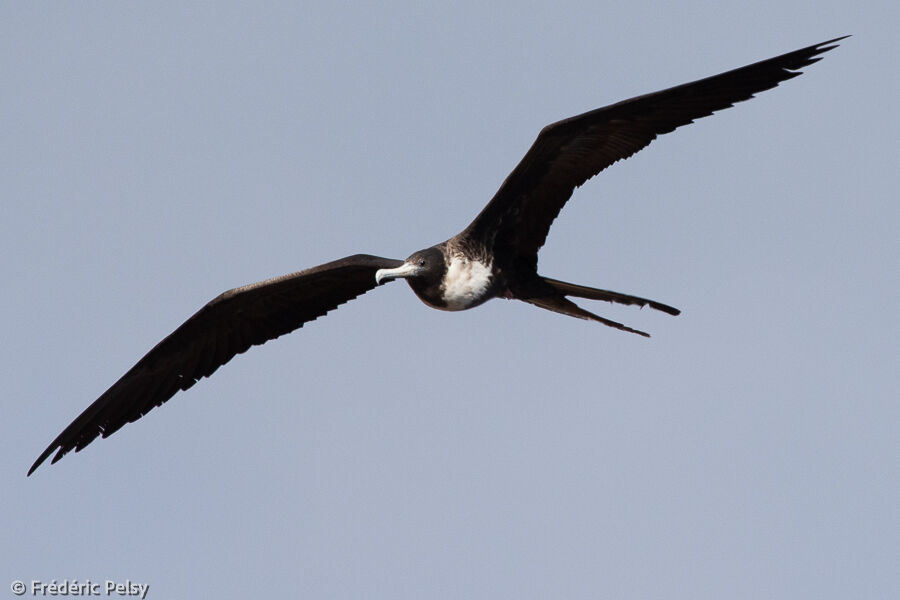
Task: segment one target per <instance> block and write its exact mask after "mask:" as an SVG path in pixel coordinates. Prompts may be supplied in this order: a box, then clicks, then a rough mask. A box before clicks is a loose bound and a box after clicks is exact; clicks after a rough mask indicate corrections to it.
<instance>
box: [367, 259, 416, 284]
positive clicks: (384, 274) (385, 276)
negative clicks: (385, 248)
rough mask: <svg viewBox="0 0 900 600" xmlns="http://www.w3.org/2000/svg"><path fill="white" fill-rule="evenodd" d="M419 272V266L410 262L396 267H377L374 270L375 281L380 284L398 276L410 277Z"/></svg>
mask: <svg viewBox="0 0 900 600" xmlns="http://www.w3.org/2000/svg"><path fill="white" fill-rule="evenodd" d="M418 273H419V267H417V266H416V265H414V264H412V263H408V262H407V263H403V264H402V265H400V266H399V267H397V268H396V269H378V270H377V271H375V283H377V284H379V285H381V283H382V282H385V281H390V280H391V279H398V278H400V277H412V276H414V275H417V274H418Z"/></svg>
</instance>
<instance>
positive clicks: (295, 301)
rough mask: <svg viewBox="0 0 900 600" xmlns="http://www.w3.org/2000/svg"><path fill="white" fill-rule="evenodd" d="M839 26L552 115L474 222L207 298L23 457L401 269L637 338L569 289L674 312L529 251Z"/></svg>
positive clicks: (126, 416) (443, 292) (151, 398)
mask: <svg viewBox="0 0 900 600" xmlns="http://www.w3.org/2000/svg"><path fill="white" fill-rule="evenodd" d="M846 37H848V36H844V37H840V38H835V39H833V40H828V41H826V42H822V43H820V44H816V45H813V46H809V47H807V48H802V49H800V50H795V51H794V52H789V53H787V54H783V55H781V56H776V57H775V58H770V59H768V60H764V61H760V62H757V63H754V64H752V65H748V66H745V67H741V68H739V69H734V70H732V71H727V72H725V73H721V74H719V75H714V76H712V77H707V78H705V79H700V80H698V81H694V82H692V83H687V84H683V85H679V86H676V87H672V88H668V89H665V90H662V91H659V92H654V93H651V94H646V95H643V96H637V97H635V98H631V99H630V100H625V101H623V102H618V103H616V104H611V105H609V106H606V107H603V108H598V109H596V110H592V111H589V112H586V113H584V114H581V115H577V116H574V117H571V118H568V119H564V120H562V121H558V122H556V123H552V124H550V125H548V126H546V127H544V129H543V130H541V132H540V134H538V137H537V139H536V140H535V142H534V144H533V145H532V146H531V148H530V149H529V150H528V152H527V153H526V154H525V156H524V158H522V160H521V161H520V162H519V164H518V165H517V166H516V168H515V169H513V171H512V173H510V174H509V176H508V177H507V178H506V180H505V181H504V182H503V184H502V185H501V186H500V189H499V190H498V191H497V193H496V194H495V195H494V197H493V198H492V199H491V201H490V202H488V204H487V206H485V207H484V209H483V210H482V211H481V213H479V215H478V216H477V217H475V220H474V221H472V223H471V224H470V225H469V226H468V227H466V228H465V229H464V230H463V231H462V232H461V233H459V234H458V235H455V236H453V237H452V238H450V239H449V240H447V241H445V242H441V243H440V244H437V245H435V246H432V247H430V248H426V249H424V250H419V251H418V252H415V253H414V254H412V255H411V256H410V257H409V258H407V259H406V260H405V261H401V260H394V259H390V258H381V257H378V256H371V255H367V254H356V255H353V256H348V257H346V258H342V259H340V260H336V261H334V262H330V263H326V264H324V265H319V266H317V267H313V268H311V269H306V270H304V271H298V272H296V273H291V274H289V275H284V276H282V277H276V278H274V279H268V280H266V281H261V282H259V283H253V284H250V285H246V286H243V287H239V288H235V289H233V290H229V291H227V292H225V293H223V294H221V295H219V296H217V297H216V298H214V299H213V300H211V301H210V302H209V303H208V304H206V305H205V306H204V307H203V308H201V309H200V310H199V311H197V312H196V313H195V314H194V315H193V316H192V317H191V318H189V319H188V320H187V321H185V322H184V323H183V324H182V325H181V326H180V327H178V328H177V329H176V330H175V331H173V332H172V333H171V334H169V335H168V336H167V337H166V338H165V339H163V340H162V341H161V342H160V343H158V344H157V345H156V346H154V347H153V349H151V350H150V351H149V352H148V353H147V354H146V355H145V356H144V357H143V358H142V359H141V360H139V361H138V362H137V364H135V365H134V366H133V367H132V368H131V369H130V370H129V371H128V372H127V373H125V375H123V376H122V378H121V379H119V380H118V381H117V382H115V383H114V384H113V385H112V387H110V388H109V389H108V390H106V392H104V393H103V395H102V396H100V397H99V398H98V399H97V400H96V401H94V403H93V404H91V405H90V406H89V407H88V408H87V409H86V410H85V411H84V412H83V413H81V414H80V415H79V416H78V418H76V419H75V420H74V421H73V422H72V423H71V424H70V425H69V426H68V427H66V428H65V429H64V430H63V432H62V433H60V434H59V435H58V436H57V437H56V439H55V440H53V442H52V443H51V444H50V445H49V446H48V447H47V449H46V450H44V451H43V452H42V453H41V455H40V456H39V457H38V459H37V460H36V461H35V462H34V464H33V465H32V466H31V469H30V470H29V471H28V474H29V475H31V473H33V472H34V470H35V469H36V468H38V466H40V464H41V463H42V462H44V461H45V460H46V459H47V457H49V456H50V455H51V454H53V452H54V451H55V452H56V455H55V456H54V457H53V460H52V461H51V464H52V463H55V462H56V461H58V460H59V459H60V458H62V457H63V456H65V455H66V453H68V452H69V451H70V450H75V451H76V452H77V451H79V450H81V449H82V448H84V447H85V446H87V445H88V444H90V443H91V442H92V441H93V440H94V439H95V438H96V437H97V436H100V435H102V436H103V437H107V436H109V435H111V434H112V433H114V432H116V431H118V429H119V428H121V427H122V426H123V425H125V424H126V423H131V422H132V421H136V420H137V419H139V418H141V417H142V416H144V415H145V414H147V413H148V412H149V411H150V410H152V409H153V408H154V407H155V406H160V405H161V404H163V403H164V402H166V401H167V400H168V399H169V398H171V397H172V396H174V395H175V394H176V393H177V392H178V391H179V390H187V389H188V388H190V387H191V386H193V385H194V384H195V383H197V381H199V380H200V379H201V378H203V377H209V376H210V375H212V374H213V373H214V372H215V371H216V369H218V368H219V367H221V366H222V365H224V364H225V363H227V362H228V361H229V360H231V358H232V357H234V355H236V354H240V353H242V352H245V351H246V350H247V349H249V348H250V347H251V346H255V345H259V344H263V343H265V342H267V341H269V340H272V339H275V338H277V337H279V336H281V335H284V334H286V333H289V332H291V331H293V330H295V329H298V328H300V327H302V326H303V325H304V324H305V323H308V322H309V321H312V320H314V319H317V318H318V317H321V316H323V315H324V314H325V313H327V312H329V311H331V310H333V309H335V308H337V307H338V306H339V305H341V304H343V303H345V302H347V301H349V300H352V299H353V298H356V297H357V296H359V295H361V294H364V293H366V292H368V291H369V290H371V289H373V288H375V287H377V286H378V285H380V284H382V283H385V282H387V281H391V280H393V279H401V278H402V279H406V281H407V283H408V284H409V286H410V287H411V288H412V289H413V291H414V292H415V294H416V295H417V296H418V297H419V298H420V299H421V300H422V301H423V302H424V303H425V304H427V305H428V306H431V307H433V308H437V309H441V310H451V311H455V310H466V309H469V308H473V307H475V306H478V305H479V304H482V303H484V302H486V301H488V300H490V299H491V298H498V297H500V298H508V299H516V300H523V301H525V302H528V303H530V304H534V305H535V306H538V307H540V308H545V309H547V310H552V311H555V312H558V313H562V314H564V315H569V316H572V317H578V318H580V319H589V320H592V321H597V322H600V323H603V324H604V325H608V326H610V327H614V328H616V329H621V330H622V331H629V332H631V333H636V334H639V335H642V336H647V337H649V336H648V335H647V334H646V333H645V332H643V331H639V330H637V329H632V328H631V327H627V326H625V325H623V324H621V323H617V322H615V321H612V320H610V319H606V318H604V317H601V316H598V315H595V314H594V313H591V312H588V311H587V310H585V309H583V308H581V307H579V306H577V305H576V304H575V303H574V302H572V301H571V300H569V297H575V298H585V299H590V300H605V301H607V302H614V303H617V304H626V305H637V306H640V307H643V306H650V307H651V308H654V309H656V310H660V311H663V312H665V313H668V314H670V315H677V314H679V312H680V311H679V310H678V309H676V308H673V307H671V306H668V305H666V304H663V303H661V302H656V301H653V300H648V299H646V298H640V297H638V296H631V295H628V294H621V293H618V292H612V291H609V290H601V289H596V288H591V287H585V286H581V285H575V284H572V283H566V282H564V281H559V280H556V279H551V278H549V277H543V276H541V275H539V274H538V271H537V262H538V261H537V255H538V250H539V249H540V248H541V246H543V245H544V241H545V240H546V238H547V234H548V232H549V231H550V225H551V224H552V223H553V220H554V219H555V218H556V216H557V215H558V214H559V212H560V210H562V207H563V205H564V204H565V203H566V201H568V199H569V198H570V197H571V195H572V192H573V191H574V190H575V188H576V187H579V186H580V185H582V184H583V183H585V182H586V181H587V180H588V179H590V178H591V177H593V176H594V175H597V174H598V173H599V172H600V171H602V170H604V169H605V168H606V167H608V166H610V165H611V164H613V163H615V162H616V161H619V160H622V159H625V158H628V157H629V156H631V155H632V154H634V153H635V152H637V151H638V150H641V149H642V148H644V147H645V146H647V145H648V144H649V143H650V142H652V141H653V140H654V139H655V138H656V137H657V136H658V135H661V134H664V133H669V132H670V131H673V130H675V129H676V128H678V127H681V126H682V125H687V124H689V123H692V122H693V121H694V120H695V119H699V118H701V117H706V116H709V115H711V114H712V113H714V112H716V111H719V110H722V109H725V108H729V107H731V106H733V105H734V104H735V103H736V102H740V101H742V100H748V99H749V98H752V97H753V96H754V94H757V93H759V92H762V91H765V90H768V89H771V88H773V87H775V86H777V85H778V84H779V83H781V82H782V81H787V80H788V79H792V78H794V77H797V76H798V75H800V74H801V72H800V71H799V69H801V68H803V67H806V66H809V65H811V64H813V63H814V62H817V61H819V60H821V58H822V57H821V56H819V55H820V54H822V53H824V52H827V51H829V50H831V49H833V48H835V47H837V45H838V44H837V43H836V42H838V41H840V40H842V39H844V38H846Z"/></svg>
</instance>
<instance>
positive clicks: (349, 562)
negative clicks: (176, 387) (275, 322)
mask: <svg viewBox="0 0 900 600" xmlns="http://www.w3.org/2000/svg"><path fill="white" fill-rule="evenodd" d="M898 10H900V9H898V8H897V6H896V3H894V2H888V1H886V0H885V1H883V2H878V1H876V2H869V3H866V4H865V5H860V4H857V3H851V2H838V1H825V2H822V1H818V0H817V1H802V2H794V1H789V2H784V1H783V0H777V1H768V0H762V1H760V2H752V3H748V2H740V3H736V2H724V3H723V2H720V1H717V2H703V1H697V0H687V1H685V2H677V3H672V2H657V3H640V2H637V3H636V2H619V3H608V2H607V3H597V2H560V1H554V2H547V3H543V4H537V5H536V4H533V3H528V4H526V3H494V4H490V5H485V4H484V3H467V2H456V3H443V4H437V5H433V6H431V5H425V4H422V3H409V4H398V3H387V4H384V3H378V4H371V5H368V4H363V3H350V4H342V3H333V2H331V3H319V4H311V3H263V4H259V3H255V4H232V3H221V2H217V3H208V4H194V3H182V2H178V3H122V2H115V3H53V4H51V3H32V2H6V3H3V5H2V8H0V81H2V88H3V91H2V93H0V114H2V120H0V122H2V125H0V127H2V135H0V182H2V183H0V190H2V195H3V200H2V215H3V218H2V219H0V256H2V257H3V259H2V261H0V264H2V276H3V282H4V284H3V293H2V295H0V311H2V314H3V315H4V317H5V325H4V336H3V338H4V340H3V342H4V343H3V344H2V345H0V364H2V369H3V378H2V379H3V385H4V393H3V397H4V399H3V401H2V407H3V422H4V424H5V426H6V433H5V435H4V436H3V441H2V451H0V465H2V471H0V474H2V476H3V479H4V482H5V485H4V493H3V511H2V517H0V539H2V540H3V543H2V546H0V565H2V569H0V575H2V576H3V578H4V579H3V581H2V582H0V583H2V584H3V585H5V586H8V585H9V584H10V583H11V582H12V581H14V580H22V581H24V582H28V583H30V582H31V580H42V581H45V582H46V581H52V580H53V579H56V580H58V581H62V580H64V579H68V580H69V581H72V580H76V579H77V580H79V581H84V580H86V579H90V580H92V581H104V580H106V579H111V580H117V581H121V582H124V581H125V580H131V581H132V582H140V583H148V584H149V585H150V590H149V594H148V596H147V597H148V598H153V599H156V600H169V599H173V598H198V597H211V598H247V597H250V596H251V595H253V593H256V594H263V595H264V596H266V597H303V598H391V599H396V598H435V599H441V598H447V599H458V598H492V599H496V598H517V599H528V598H550V597H558V598H567V599H596V598H622V599H627V598H634V599H641V600H646V599H651V598H666V599H672V598H684V599H692V600H697V599H704V598H709V599H721V598H730V599H745V598H746V599H754V600H755V599H759V598H769V599H784V600H796V599H798V598H815V599H817V600H821V599H823V598H835V599H846V598H865V599H867V600H874V599H879V598H884V599H888V598H897V597H898V594H900V575H898V569H897V564H898V559H900V515H898V506H900V441H898V436H897V431H898V426H900V406H898V395H900V394H898V391H900V385H898V383H900V378H898V374H897V371H898V363H900V361H898V358H900V352H898V341H897V339H898V333H900V322H898V316H897V314H898V313H897V306H898V303H900V281H898V280H900V276H898V272H900V264H898V262H900V260H898V258H900V247H898V236H897V230H898V221H900V219H898V216H900V211H898V203H897V189H898V185H900V176H898V172H900V164H898V159H897V141H898V139H900V119H898V117H897V109H896V103H897V98H898V97H900V77H898V74H897V55H898V54H897V53H898V48H897V36H896V34H897V31H898V25H900V16H898ZM844 34H854V37H852V38H850V39H848V40H846V41H845V42H844V43H843V45H842V46H841V47H840V48H839V49H837V50H835V51H832V52H830V53H828V54H827V55H826V56H825V58H824V59H823V60H822V61H821V62H819V63H817V64H815V65H814V66H812V67H810V68H809V69H808V70H807V72H806V73H805V74H804V75H803V76H802V77H799V78H797V79H794V80H791V81H789V82H787V83H785V84H783V85H782V86H780V87H778V88H776V89H774V90H771V91H768V92H765V93H763V94H761V95H760V96H759V97H757V98H756V99H754V100H751V101H749V102H746V103H742V104H740V105H738V106H736V107H735V108H732V109H729V110H728V111H725V112H722V113H719V114H717V115H714V116H713V117H710V118H707V119H703V120H702V121H700V122H698V123H696V124H694V125H691V126H689V127H686V128H682V129H679V130H678V131H676V132H675V133H673V134H670V135H666V136H664V137H662V138H660V139H658V140H657V141H656V142H654V144H652V145H651V146H650V147H649V148H648V149H646V150H644V151H642V152H641V153H639V154H638V155H636V156H634V157H632V158H631V159H629V160H628V161H625V162H623V163H620V164H617V165H614V166H613V167H612V168H610V169H609V170H608V171H606V172H604V173H603V174H601V175H600V176H599V177H597V178H595V179H593V180H591V181H590V182H589V183H588V184H587V185H585V186H584V187H582V188H581V189H579V190H578V191H576V194H575V196H574V198H573V200H572V201H571V202H570V203H569V205H568V206H567V207H566V208H565V210H564V211H563V213H562V215H561V216H560V218H559V219H558V220H557V221H556V223H555V225H554V227H553V229H552V230H551V233H550V238H549V241H548V244H547V245H546V246H545V248H544V249H543V251H542V253H541V263H540V267H541V269H540V270H541V272H542V273H543V274H545V275H548V276H552V277H557V278H560V279H565V280H569V281H575V282H578V283H584V284H586V285H592V286H598V287H603V288H608V289H614V290H619V291H622V292H626V293H633V294H638V295H642V296H647V297H651V298H654V299H658V300H660V301H663V302H666V303H669V304H672V305H674V306H677V307H679V308H681V309H682V310H683V311H684V312H683V314H682V315H681V316H679V317H675V318H673V317H669V316H667V315H664V314H662V313H656V312H654V311H650V310H643V311H641V310H636V309H632V308H627V307H610V306H607V305H605V304H599V303H597V304H591V303H590V302H586V305H587V304H590V306H589V308H590V309H592V310H596V311H597V312H599V313H600V314H603V315H606V316H609V317H611V318H614V319H617V320H622V321H624V322H625V323H627V324H629V325H632V326H634V327H637V328H639V329H643V330H647V331H650V332H651V333H652V334H653V338H652V339H650V340H646V339H643V338H640V337H637V336H634V335H629V334H626V333H622V332H618V331H614V330H612V329H608V328H605V327H603V326H600V325H597V324H594V323H589V322H584V321H580V320H576V319H571V318H566V317H562V316H559V315H555V314H552V313H549V312H546V311H540V310H538V309H536V308H534V307H531V306H528V305H526V304H523V303H518V302H506V301H503V300H495V301H493V302H490V303H488V304H486V305H484V306H482V307H480V308H478V309H476V310H472V311H468V312H465V313H455V314H449V313H442V312H439V311H434V310H430V309H428V308H427V307H425V306H424V305H423V304H421V303H420V302H419V301H418V300H417V299H416V298H415V296H414V295H413V294H412V293H411V292H410V290H409V289H408V288H407V286H406V285H405V284H403V283H398V284H392V285H390V286H386V287H384V288H380V289H377V290H375V291H373V292H371V293H370V294H368V295H367V296H365V297H362V298H360V299H358V300H356V301H354V302H351V303H349V304H347V305H346V306H344V307H342V308H341V309H340V310H338V311H336V312H334V313H332V314H330V315H329V316H328V317H326V318H324V319H321V320H319V321H316V322H315V323H312V324H310V325H308V326H306V327H304V328H303V329H302V330H300V331H298V332H296V333H294V334H292V335H290V336H287V337H284V338H282V339H279V340H277V341H275V342H271V343H269V344H266V345H265V346H263V347H259V348H255V349H253V350H252V351H250V352H248V353H247V354H245V355H242V356H240V357H238V358H236V359H235V360H233V361H232V362H231V363H229V364H228V365H226V366H225V367H223V368H222V369H220V370H219V371H218V372H217V373H216V374H215V376H214V377H213V378H212V379H209V380H204V381H203V382H201V383H200V384H198V385H197V386H196V387H194V388H193V389H191V390H190V391H189V392H187V393H183V394H179V395H177V396H176V397H175V398H173V400H172V401H170V402H169V403H168V404H166V405H165V406H163V407H162V408H159V409H156V410H154V411H152V412H151V413H150V414H149V415H148V416H146V417H145V418H143V419H141V420H140V421H139V422H137V423H134V424H131V425H128V426H126V427H125V428H123V429H122V430H121V431H119V432H118V433H116V434H115V435H114V436H112V437H111V438H109V439H106V440H98V441H96V442H94V443H93V444H92V445H91V446H90V447H89V448H88V449H86V450H85V451H83V452H81V453H78V454H71V455H69V456H67V457H66V458H65V459H64V460H63V461H61V462H60V463H57V464H56V465H53V466H49V465H45V466H43V467H41V468H40V469H39V470H38V471H37V472H36V474H35V475H34V476H32V477H31V478H28V479H26V478H25V472H26V470H27V468H28V467H29V466H30V464H31V462H32V461H33V460H34V459H35V458H36V457H37V455H38V454H39V453H40V451H41V450H43V448H44V447H45V446H46V445H47V444H48V443H49V442H50V441H51V440H52V439H53V437H54V436H56V434H58V433H59V431H60V430H61V429H62V428H63V427H64V426H65V425H67V424H68V423H69V422H70V421H71V420H72V419H73V418H74V417H75V416H76V415H77V414H78V413H80V412H81V411H82V410H83V409H84V408H85V407H86V406H87V405H88V404H89V403H90V402H92V401H93V400H94V399H95V398H96V397H97V396H98V395H99V394H100V393H102V392H103V391H104V390H105V389H106V388H107V387H108V386H109V385H110V384H112V383H113V382H114V381H115V380H116V379H117V378H118V377H119V376H120V375H121V374H122V373H124V372H125V371H126V370H127V369H128V368H129V367H131V365H132V364H133V363H134V362H135V361H136V360H137V359H138V358H140V357H141V356H142V355H143V354H144V353H145V352H146V351H147V350H148V349H149V348H150V347H151V346H153V345H154V344H155V343H156V342H157V341H159V340H160V339H161V338H162V337H163V336H165V335H166V334H168V333H169V332H170V331H171V330H172V329H174V328H175V327H176V326H177V325H179V324H180V323H181V322H182V321H183V320H184V319H185V318H187V317H188V316H190V315H191V314H192V313H193V312H194V311H195V310H196V309H197V308H199V307H200V306H201V305H202V304H203V303H205V302H206V301H208V300H209V299H211V298H212V297H214V296H215V295H217V294H218V293H219V292H221V291H223V290H225V289H228V288H231V287H234V286H237V285H241V284H244V283H248V282H251V281H256V280H260V279H264V278H266V277H270V276H274V275H280V274H283V273H287V272H291V271H295V270H298V269H302V268H306V267H309V266H313V265H316V264H319V263H322V262H325V261H328V260H333V259H336V258H339V257H342V256H345V255H348V254H353V253H356V252H368V253H374V254H379V255H383V256H392V257H399V258H402V257H405V256H406V255H408V254H410V253H411V252H412V251H414V250H418V249H419V248H422V247H425V246H429V245H431V244H433V243H436V242H439V241H442V240H444V239H446V238H448V237H450V236H451V235H453V234H455V233H456V232H457V231H459V230H460V229H462V228H463V227H464V226H465V225H466V224H467V223H468V222H469V221H470V220H471V219H472V218H473V216H474V215H475V214H477V212H478V211H479V210H480V209H481V208H482V206H483V205H484V204H485V203H486V202H487V201H488V200H489V199H490V197H491V196H492V194H493V193H494V191H495V190H496V188H497V187H498V186H499V184H500V182H501V181H502V180H503V178H504V177H505V176H506V175H507V173H508V172H509V171H510V170H511V169H512V167H513V166H514V165H515V164H516V163H517V162H518V160H519V158H520V157H521V156H522V155H523V154H524V152H525V151H526V150H527V148H528V147H529V145H530V144H531V142H532V141H533V139H534V137H535V135H536V134H537V132H538V131H539V130H540V128H541V127H543V126H544V125H545V124H547V123H550V122H552V121H555V120H557V119H560V118H564V117H567V116H570V115H573V114H576V113H580V112H582V111H585V110H588V109H591V108H595V107H598V106H602V105H605V104H609V103H611V102H615V101H618V100H622V99H625V98H628V97H631V96H634V95H637V94H641V93H645V92H650V91H654V90H657V89H661V88H663V87H668V86H671V85H675V84H679V83H684V82H687V81H691V80H694V79H698V78H700V77H705V76H708V75H712V74H715V73H718V72H721V71H724V70H727V69H731V68H734V67H738V66H742V65H744V64H748V63H751V62H754V61H757V60H761V59H764V58H769V57H771V56H774V55H776V54H780V53H783V52H786V51H790V50H793V49H796V48H800V47H802V46H806V45H809V44H813V43H817V42H820V41H823V40H826V39H829V38H833V37H837V36H840V35H844ZM7 589H9V588H8V587H7ZM4 593H8V594H9V597H13V596H12V593H11V592H4ZM26 597H30V591H29V592H28V594H27V595H26Z"/></svg>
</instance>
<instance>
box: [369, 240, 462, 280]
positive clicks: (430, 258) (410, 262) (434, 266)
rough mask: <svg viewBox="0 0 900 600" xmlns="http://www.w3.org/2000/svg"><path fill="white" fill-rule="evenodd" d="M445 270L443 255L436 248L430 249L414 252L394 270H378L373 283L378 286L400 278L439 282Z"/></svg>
mask: <svg viewBox="0 0 900 600" xmlns="http://www.w3.org/2000/svg"><path fill="white" fill-rule="evenodd" d="M445 268H446V267H445V266H444V255H443V254H442V253H441V251H440V250H438V249H437V248H436V247H431V248H426V249H424V250H419V251H418V252H415V253H414V254H412V255H411V256H410V257H409V258H407V259H406V260H405V261H404V262H403V264H402V265H400V266H399V267H397V268H395V269H378V271H376V272H375V281H376V282H377V283H378V284H379V285H380V284H382V283H384V282H386V281H391V280H392V279H400V278H403V279H407V280H411V279H421V280H424V281H429V280H432V279H434V280H436V281H440V279H441V277H442V275H443V272H444V270H445ZM411 284H412V282H410V285H411Z"/></svg>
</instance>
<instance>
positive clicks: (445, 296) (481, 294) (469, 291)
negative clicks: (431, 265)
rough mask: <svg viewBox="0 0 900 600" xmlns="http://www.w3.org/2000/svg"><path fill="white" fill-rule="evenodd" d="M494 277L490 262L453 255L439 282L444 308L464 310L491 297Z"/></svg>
mask: <svg viewBox="0 0 900 600" xmlns="http://www.w3.org/2000/svg"><path fill="white" fill-rule="evenodd" d="M495 288H496V285H495V278H494V273H493V270H492V268H491V265H490V264H486V263H483V262H481V261H479V260H474V259H470V258H466V257H463V256H454V257H452V258H451V259H450V263H449V264H448V265H447V272H446V273H445V274H444V279H443V281H442V282H441V300H443V303H444V307H443V308H445V309H446V310H465V309H467V308H472V307H473V306H478V305H479V304H481V303H482V302H485V301H486V300H489V299H490V298H492V297H493V294H494V292H495Z"/></svg>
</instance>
